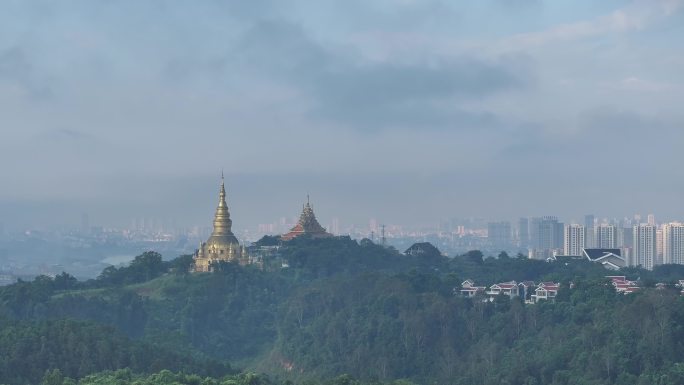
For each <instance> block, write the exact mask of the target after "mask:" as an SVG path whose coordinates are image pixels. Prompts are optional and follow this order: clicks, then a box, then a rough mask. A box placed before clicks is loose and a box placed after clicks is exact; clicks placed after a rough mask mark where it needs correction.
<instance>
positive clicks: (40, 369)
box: [0, 320, 232, 384]
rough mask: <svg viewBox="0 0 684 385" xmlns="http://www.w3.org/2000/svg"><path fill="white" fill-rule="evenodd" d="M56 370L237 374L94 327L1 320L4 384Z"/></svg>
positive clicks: (1, 375)
mask: <svg viewBox="0 0 684 385" xmlns="http://www.w3.org/2000/svg"><path fill="white" fill-rule="evenodd" d="M53 368H60V370H61V373H64V374H65V375H68V376H70V377H74V378H80V377H83V376H85V375H88V374H90V373H93V372H99V371H102V370H106V369H118V368H131V369H132V370H134V371H139V372H148V371H158V370H161V369H173V370H185V371H191V372H195V373H199V374H203V375H222V374H227V373H231V372H232V370H231V368H230V366H228V365H225V364H221V363H219V362H217V361H216V360H212V359H198V358H194V357H193V356H192V355H191V354H188V352H182V351H172V350H169V349H166V348H163V347H160V346H156V345H153V344H150V343H145V342H142V341H133V340H131V339H129V338H128V337H127V336H125V335H124V334H123V333H121V332H118V331H116V330H115V329H113V328H111V327H106V326H103V325H99V324H95V323H92V322H80V321H73V320H57V321H43V322H38V323H33V322H21V323H16V322H9V321H0V381H2V382H6V383H10V384H25V383H36V382H38V380H40V377H41V376H42V374H43V373H45V371H46V370H48V369H53Z"/></svg>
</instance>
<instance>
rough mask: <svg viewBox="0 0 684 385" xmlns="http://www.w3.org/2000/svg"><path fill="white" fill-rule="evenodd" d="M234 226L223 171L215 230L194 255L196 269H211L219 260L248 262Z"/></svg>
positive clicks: (215, 216)
mask: <svg viewBox="0 0 684 385" xmlns="http://www.w3.org/2000/svg"><path fill="white" fill-rule="evenodd" d="M232 226H233V221H231V220H230V212H229V211H228V205H227V204H226V188H225V185H224V179H223V173H221V190H220V192H219V203H218V207H217V208H216V214H215V215H214V231H213V232H212V233H211V236H210V237H209V239H207V241H206V242H202V243H200V247H199V249H197V252H196V253H195V255H194V259H195V271H210V270H211V264H212V263H214V262H219V261H226V262H233V261H237V262H240V263H246V259H247V252H246V250H245V248H244V247H242V246H240V243H239V242H238V240H237V238H236V237H235V235H233V232H232V231H231V227H232Z"/></svg>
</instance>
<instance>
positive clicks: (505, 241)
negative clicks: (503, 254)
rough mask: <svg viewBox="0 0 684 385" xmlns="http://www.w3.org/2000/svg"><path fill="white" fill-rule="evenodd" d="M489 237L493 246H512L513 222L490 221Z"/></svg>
mask: <svg viewBox="0 0 684 385" xmlns="http://www.w3.org/2000/svg"><path fill="white" fill-rule="evenodd" d="M487 238H488V239H489V243H490V245H491V246H492V247H494V248H497V247H500V248H502V250H503V249H505V248H510V247H511V244H512V233H511V222H489V223H488V224H487Z"/></svg>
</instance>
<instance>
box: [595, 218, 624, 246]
mask: <svg viewBox="0 0 684 385" xmlns="http://www.w3.org/2000/svg"><path fill="white" fill-rule="evenodd" d="M593 247H595V248H597V249H617V248H618V228H617V226H615V225H605V224H603V225H599V226H596V227H595V228H594V245H593Z"/></svg>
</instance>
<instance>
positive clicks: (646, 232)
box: [632, 224, 658, 270]
mask: <svg viewBox="0 0 684 385" xmlns="http://www.w3.org/2000/svg"><path fill="white" fill-rule="evenodd" d="M656 230H657V229H656V226H654V225H648V224H640V225H636V226H634V258H633V259H632V260H633V264H634V265H636V266H639V265H640V266H641V267H643V268H645V269H649V270H652V269H653V266H654V265H655V263H656V261H657V257H658V254H657V249H656Z"/></svg>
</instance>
